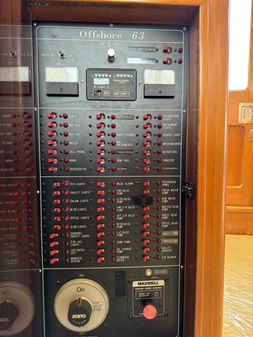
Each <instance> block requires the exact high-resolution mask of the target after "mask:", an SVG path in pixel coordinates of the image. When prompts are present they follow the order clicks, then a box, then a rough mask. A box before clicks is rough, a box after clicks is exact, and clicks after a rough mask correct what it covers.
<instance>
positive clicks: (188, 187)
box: [182, 181, 195, 199]
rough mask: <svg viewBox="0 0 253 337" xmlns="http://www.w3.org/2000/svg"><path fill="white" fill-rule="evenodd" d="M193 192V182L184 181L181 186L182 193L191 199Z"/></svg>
mask: <svg viewBox="0 0 253 337" xmlns="http://www.w3.org/2000/svg"><path fill="white" fill-rule="evenodd" d="M194 192H195V191H194V187H193V183H191V182H189V181H186V182H185V183H184V185H183V187H182V194H183V195H184V196H185V197H186V198H188V199H193V197H194Z"/></svg>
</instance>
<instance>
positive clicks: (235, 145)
mask: <svg viewBox="0 0 253 337" xmlns="http://www.w3.org/2000/svg"><path fill="white" fill-rule="evenodd" d="M244 139H245V128H244V127H243V126H238V125H235V126H233V125H230V126H229V127H228V160H227V186H237V188H241V186H242V185H243V183H244V181H243V180H244Z"/></svg>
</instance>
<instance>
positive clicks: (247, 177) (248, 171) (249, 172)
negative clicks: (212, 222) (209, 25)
mask: <svg viewBox="0 0 253 337" xmlns="http://www.w3.org/2000/svg"><path fill="white" fill-rule="evenodd" d="M252 10H253V9H252ZM252 13H253V12H252ZM251 17H252V15H251ZM252 21H253V20H252ZM252 37H253V22H251V46H250V49H251V50H250V67H249V83H248V88H247V89H246V90H242V91H231V92H230V93H229V110H228V111H229V115H228V123H229V131H228V132H229V136H230V138H229V143H228V167H227V188H226V218H225V220H226V221H225V224H226V233H229V234H253V188H252V186H253V160H252V156H253V138H252V135H253V123H248V124H240V123H239V104H240V103H247V102H251V103H252V102H253V41H252ZM236 127H237V128H241V129H242V128H243V130H244V138H243V143H242V141H241V137H242V136H240V141H239V139H238V137H234V139H232V138H231V130H232V129H235V128H236ZM238 141H239V142H240V146H239V144H238ZM242 153H243V157H242ZM231 158H234V160H232V161H231ZM236 161H237V162H236ZM239 175H241V177H240V184H239V185H238V180H237V179H235V180H233V179H234V178H235V177H236V176H237V177H238V176H239ZM231 177H233V179H232V180H231Z"/></svg>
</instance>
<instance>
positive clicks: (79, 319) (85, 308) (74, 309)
mask: <svg viewBox="0 0 253 337" xmlns="http://www.w3.org/2000/svg"><path fill="white" fill-rule="evenodd" d="M91 312H92V307H91V305H90V303H89V302H88V301H87V300H86V299H84V298H83V297H79V298H77V299H75V300H74V301H72V302H71V303H70V305H69V310H68V320H69V322H70V323H71V324H72V325H74V326H77V327H81V326H85V325H86V324H87V323H88V322H89V320H90V317H91Z"/></svg>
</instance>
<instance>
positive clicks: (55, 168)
mask: <svg viewBox="0 0 253 337" xmlns="http://www.w3.org/2000/svg"><path fill="white" fill-rule="evenodd" d="M57 171H58V168H57V167H53V166H52V167H49V168H48V172H50V173H54V172H57Z"/></svg>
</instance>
